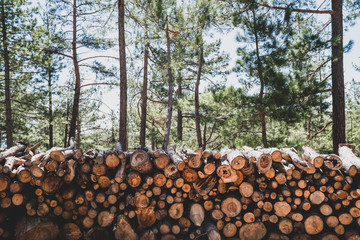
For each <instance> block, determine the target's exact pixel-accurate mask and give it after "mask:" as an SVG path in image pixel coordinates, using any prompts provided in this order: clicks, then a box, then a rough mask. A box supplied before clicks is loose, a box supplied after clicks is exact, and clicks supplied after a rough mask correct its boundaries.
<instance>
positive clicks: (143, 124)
mask: <svg viewBox="0 0 360 240" xmlns="http://www.w3.org/2000/svg"><path fill="white" fill-rule="evenodd" d="M146 35H147V30H146V33H145V38H146V39H147V37H146ZM148 48H149V43H148V42H146V43H145V50H144V81H143V87H142V91H141V124H140V125H141V128H140V145H141V146H143V147H145V145H146V141H145V140H146V106H147V85H148Z"/></svg>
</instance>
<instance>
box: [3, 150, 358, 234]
mask: <svg viewBox="0 0 360 240" xmlns="http://www.w3.org/2000/svg"><path fill="white" fill-rule="evenodd" d="M38 147H39V144H37V145H35V146H32V145H30V144H27V143H21V144H19V145H17V146H14V147H12V148H10V149H5V150H3V151H2V152H0V204H1V211H0V238H2V239H30V240H32V239H34V240H35V239H37V240H39V239H47V240H48V239H69V240H76V239H102V240H106V239H117V240H120V239H129V240H132V239H144V240H155V239H163V240H168V239H210V240H220V239H273V240H274V239H284V240H285V239H359V238H360V235H359V234H360V177H359V176H360V174H359V173H360V172H359V170H360V159H359V158H357V157H356V156H355V155H354V154H353V153H352V151H351V150H350V149H349V148H348V147H346V146H343V147H341V148H340V150H339V154H340V155H339V156H337V155H334V154H327V155H323V154H319V153H317V152H316V151H314V150H313V149H311V148H309V147H303V149H302V154H301V155H300V154H299V153H298V152H297V151H296V150H295V149H293V148H282V149H275V148H268V149H264V148H255V149H254V148H250V147H243V148H241V149H231V150H224V151H221V152H212V151H210V150H205V151H203V150H201V149H198V150H195V151H192V150H183V149H178V150H176V149H175V146H171V147H170V148H169V150H168V151H167V152H165V151H163V150H156V151H148V150H147V149H145V148H136V149H134V150H132V151H127V152H123V151H122V150H121V146H120V145H119V144H116V146H115V149H114V150H108V151H99V150H93V149H91V150H88V151H86V152H83V151H82V150H80V149H78V150H75V149H74V145H73V144H71V146H69V147H68V148H58V147H54V148H52V149H50V150H48V151H46V152H39V151H38V150H37V148H38Z"/></svg>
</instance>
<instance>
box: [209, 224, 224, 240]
mask: <svg viewBox="0 0 360 240" xmlns="http://www.w3.org/2000/svg"><path fill="white" fill-rule="evenodd" d="M206 235H207V237H208V240H221V235H220V232H219V230H218V229H217V227H216V226H215V225H214V224H211V223H209V224H207V225H206Z"/></svg>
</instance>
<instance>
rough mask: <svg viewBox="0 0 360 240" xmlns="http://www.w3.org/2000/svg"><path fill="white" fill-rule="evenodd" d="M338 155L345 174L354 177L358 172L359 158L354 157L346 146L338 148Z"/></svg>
mask: <svg viewBox="0 0 360 240" xmlns="http://www.w3.org/2000/svg"><path fill="white" fill-rule="evenodd" d="M339 155H340V158H341V160H342V167H343V169H344V170H345V172H347V173H348V174H349V175H350V176H355V175H356V173H357V172H358V171H360V158H358V157H356V156H355V154H354V153H353V152H352V150H351V149H350V148H348V147H346V146H343V147H339Z"/></svg>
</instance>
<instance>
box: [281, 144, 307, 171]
mask: <svg viewBox="0 0 360 240" xmlns="http://www.w3.org/2000/svg"><path fill="white" fill-rule="evenodd" d="M280 151H281V154H282V157H283V158H284V159H287V160H288V161H291V162H292V163H293V164H294V165H295V166H296V167H297V168H299V169H301V170H304V169H305V168H308V167H309V166H308V164H307V162H306V161H304V160H303V159H301V158H300V156H299V154H298V152H297V151H296V150H295V148H281V149H280Z"/></svg>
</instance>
